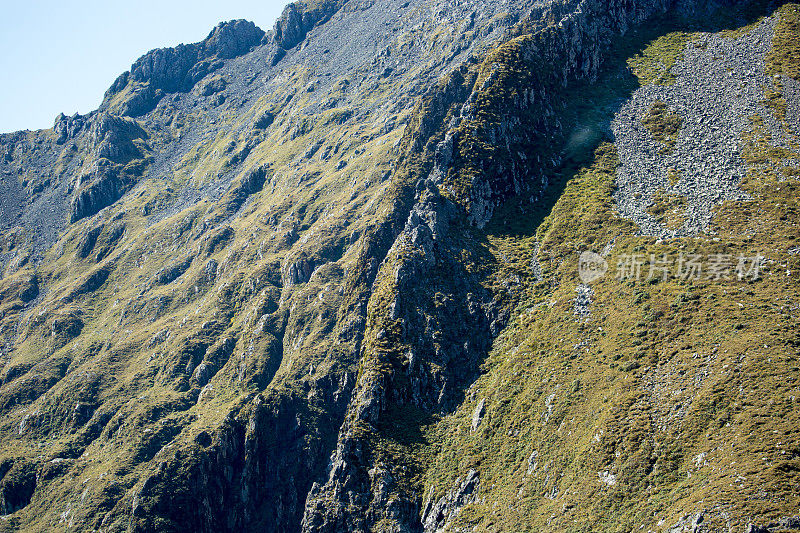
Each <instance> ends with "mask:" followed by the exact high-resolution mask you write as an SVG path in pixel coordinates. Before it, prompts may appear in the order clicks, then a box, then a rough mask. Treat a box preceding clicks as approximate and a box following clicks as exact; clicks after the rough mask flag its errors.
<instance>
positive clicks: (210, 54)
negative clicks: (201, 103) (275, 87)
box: [100, 19, 265, 116]
mask: <svg viewBox="0 0 800 533" xmlns="http://www.w3.org/2000/svg"><path fill="white" fill-rule="evenodd" d="M264 35H265V32H264V31H263V30H262V29H261V28H259V27H258V26H256V25H255V24H254V23H253V22H250V21H247V20H244V19H238V20H232V21H228V22H221V23H220V24H218V25H217V26H216V27H215V28H214V29H213V30H211V32H210V33H209V34H208V36H207V37H206V38H205V39H204V40H202V41H200V42H197V43H192V44H179V45H178V46H175V47H172V48H157V49H155V50H151V51H150V52H148V53H146V54H145V55H143V56H142V57H140V58H139V59H137V60H136V61H135V62H134V63H133V65H131V68H130V70H129V71H126V72H124V73H123V74H122V75H120V76H119V77H118V78H117V79H116V81H114V83H113V84H112V85H111V87H110V88H109V89H108V91H106V94H105V97H104V99H103V104H102V105H101V107H100V108H101V110H102V109H106V108H108V107H110V106H111V104H112V100H113V99H114V97H115V96H117V95H118V94H120V93H122V92H123V91H124V90H125V89H126V88H127V87H128V86H129V85H130V84H133V85H135V86H137V87H134V88H133V90H131V94H130V95H128V97H127V98H125V99H124V100H125V101H124V102H123V103H121V105H120V107H121V109H120V111H121V113H122V114H126V115H131V116H137V115H141V114H144V113H147V112H148V111H150V110H151V109H153V108H154V107H155V105H156V104H157V103H158V100H159V99H160V98H161V96H163V94H164V93H173V92H185V91H188V90H190V89H191V88H192V87H193V86H194V84H195V83H197V82H198V81H199V80H200V79H202V78H203V77H205V76H206V75H207V74H208V73H210V72H212V71H214V70H216V69H218V68H219V67H220V66H222V63H223V62H224V61H225V60H228V59H232V58H234V57H238V56H240V55H243V54H245V53H247V52H249V51H250V50H252V49H253V48H254V47H256V46H258V45H259V44H261V41H262V39H263V38H264Z"/></svg>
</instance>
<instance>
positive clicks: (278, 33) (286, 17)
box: [275, 0, 347, 50]
mask: <svg viewBox="0 0 800 533" xmlns="http://www.w3.org/2000/svg"><path fill="white" fill-rule="evenodd" d="M346 1H347V0H301V1H299V2H294V3H291V4H289V5H288V6H286V8H285V9H284V10H283V14H281V16H280V18H279V19H278V21H277V22H276V23H275V42H276V43H277V44H278V46H280V47H281V48H283V49H284V50H289V49H291V48H294V47H295V46H297V45H298V44H300V43H301V42H302V41H303V39H305V37H306V35H307V34H308V32H309V31H311V30H312V29H314V28H315V27H316V26H318V25H320V24H324V23H325V22H327V21H328V20H330V18H331V17H332V16H333V15H335V14H336V12H337V11H339V10H340V9H341V8H342V6H344V4H345V3H346Z"/></svg>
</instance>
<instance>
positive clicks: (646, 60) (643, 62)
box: [628, 31, 694, 85]
mask: <svg viewBox="0 0 800 533" xmlns="http://www.w3.org/2000/svg"><path fill="white" fill-rule="evenodd" d="M693 39H694V35H692V34H691V33H686V32H681V31H678V32H673V33H668V34H666V35H662V36H660V37H658V38H656V39H654V40H653V41H652V42H650V44H649V45H648V46H647V47H646V48H645V49H644V50H642V52H641V53H640V54H637V55H635V56H634V57H632V58H630V59H629V60H628V66H629V68H630V69H631V72H632V73H633V74H634V75H635V76H636V77H637V78H638V79H639V82H640V83H641V84H642V85H672V84H674V83H675V76H674V75H673V74H672V67H673V66H675V63H677V61H678V60H679V59H680V58H681V57H682V56H683V52H684V50H685V49H686V46H687V45H688V44H689V43H690V42H691V41H692V40H693Z"/></svg>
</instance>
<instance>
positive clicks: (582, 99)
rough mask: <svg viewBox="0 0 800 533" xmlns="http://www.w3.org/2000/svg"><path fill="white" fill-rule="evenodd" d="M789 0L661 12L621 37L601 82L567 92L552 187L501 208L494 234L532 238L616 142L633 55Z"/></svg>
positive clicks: (490, 229)
mask: <svg viewBox="0 0 800 533" xmlns="http://www.w3.org/2000/svg"><path fill="white" fill-rule="evenodd" d="M785 3H788V2H787V1H781V2H774V1H768V0H757V1H754V2H751V3H749V4H748V5H746V6H739V7H738V8H719V9H717V10H715V11H714V12H713V13H700V14H697V15H696V16H693V17H691V18H687V17H679V16H675V15H672V16H661V17H658V18H655V19H651V20H649V21H647V22H646V23H644V24H642V25H640V26H638V27H635V28H632V29H631V30H630V31H628V32H627V33H626V34H625V35H623V36H620V37H618V38H616V39H615V40H614V42H613V44H612V45H611V46H610V47H609V54H608V56H607V59H606V63H605V65H604V66H603V68H602V69H601V72H600V74H599V76H598V79H597V81H595V82H581V83H580V84H577V85H575V86H573V87H571V88H569V89H567V90H566V91H565V92H564V94H563V96H562V97H561V111H560V114H561V117H562V123H564V131H565V133H566V139H564V140H563V147H562V156H563V161H564V162H563V164H562V165H561V166H560V167H559V168H557V169H554V170H552V171H549V172H547V173H546V176H547V178H548V182H549V184H548V186H547V188H546V189H545V190H544V192H543V193H542V196H541V198H540V199H539V200H538V201H537V202H536V203H533V204H532V203H531V202H530V198H529V196H528V195H525V194H522V195H520V196H518V197H515V198H512V199H510V200H509V201H507V202H506V203H505V204H504V205H502V206H501V207H500V208H498V209H497V212H496V215H495V216H494V218H493V219H492V221H491V222H490V224H488V225H487V228H486V231H487V233H488V234H490V235H496V236H508V237H519V238H522V237H530V236H533V235H534V234H535V233H536V230H537V228H538V227H539V225H540V224H541V223H542V222H543V221H544V219H545V218H546V217H547V216H548V215H549V214H550V213H551V211H552V209H553V206H554V205H555V203H556V201H557V200H558V199H559V198H560V196H561V194H562V193H563V191H564V187H565V186H566V184H567V182H568V181H569V180H570V179H571V178H572V177H574V176H575V175H576V173H577V172H578V171H579V170H580V169H581V168H583V167H585V166H587V165H590V164H591V163H592V161H593V158H594V152H595V150H596V149H597V147H598V146H600V144H601V143H602V142H613V141H614V138H613V133H612V131H611V122H612V120H613V119H614V116H615V115H616V113H617V112H619V110H620V109H621V107H622V105H623V104H624V103H625V102H626V101H627V100H628V99H629V98H630V97H631V95H632V94H633V92H634V91H636V90H637V89H639V88H640V87H641V84H640V83H639V80H638V79H637V77H636V76H634V75H633V73H632V72H631V69H630V67H629V66H628V59H629V58H633V57H635V56H637V55H641V54H642V52H643V51H644V50H645V49H646V48H647V47H648V45H650V44H651V43H652V42H653V41H655V40H657V39H658V38H660V37H663V36H665V35H668V34H670V33H673V32H687V33H696V32H708V33H717V32H721V31H725V30H728V31H734V30H738V29H741V28H743V27H745V26H747V25H749V24H752V23H754V22H757V21H758V20H759V19H760V18H762V17H766V16H769V15H771V14H772V13H773V12H774V11H775V10H776V9H777V8H779V7H780V6H781V5H783V4H785Z"/></svg>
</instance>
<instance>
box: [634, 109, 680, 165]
mask: <svg viewBox="0 0 800 533" xmlns="http://www.w3.org/2000/svg"><path fill="white" fill-rule="evenodd" d="M682 124H683V119H682V118H681V117H680V115H678V114H676V113H673V112H671V111H670V110H669V107H668V106H667V104H666V103H664V102H662V101H657V102H654V103H653V105H652V106H650V109H649V110H648V111H647V115H645V117H644V118H643V119H642V125H644V127H646V128H647V129H648V130H649V131H650V133H651V134H652V135H653V138H654V139H655V140H656V141H658V142H660V143H662V144H663V145H664V147H663V148H662V149H661V153H662V154H670V153H672V151H673V150H674V149H675V143H676V142H677V140H678V133H679V132H680V130H681V125H682Z"/></svg>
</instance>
